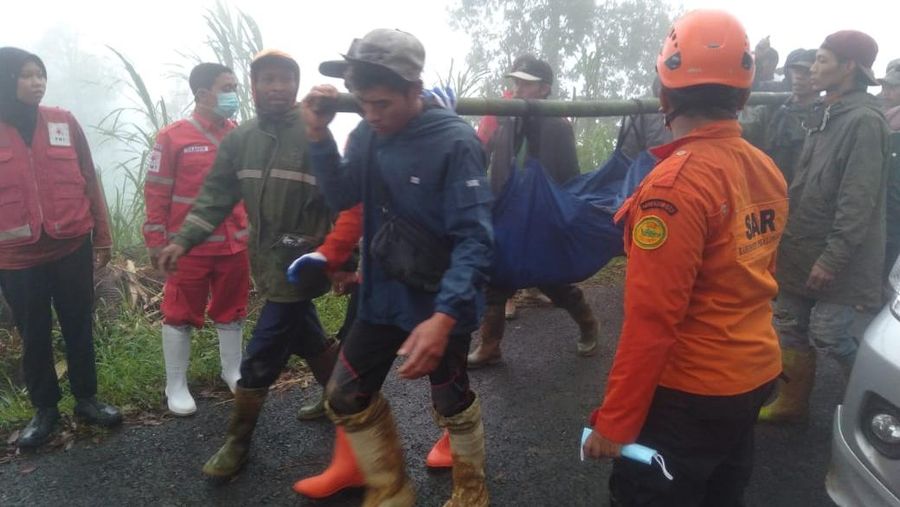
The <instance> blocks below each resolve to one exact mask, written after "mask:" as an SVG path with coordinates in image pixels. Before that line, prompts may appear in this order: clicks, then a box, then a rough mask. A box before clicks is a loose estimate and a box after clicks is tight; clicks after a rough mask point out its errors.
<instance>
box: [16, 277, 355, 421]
mask: <svg viewBox="0 0 900 507" xmlns="http://www.w3.org/2000/svg"><path fill="white" fill-rule="evenodd" d="M259 306H260V302H256V304H254V305H252V307H254V308H256V309H257V310H258V307H259ZM316 306H317V307H318V309H319V315H320V318H321V319H322V324H323V326H324V327H325V330H326V332H327V333H328V334H329V335H334V334H335V333H336V332H337V330H338V329H339V328H340V326H341V324H342V323H343V319H344V312H345V311H346V306H347V301H346V298H344V297H338V296H333V295H331V294H329V295H326V296H322V297H321V298H319V299H318V300H316ZM255 318H256V312H253V314H252V315H251V316H250V318H248V319H247V321H246V323H245V325H244V340H245V344H246V341H247V340H248V339H249V336H250V332H251V331H252V329H253V326H254V325H255ZM207 324H208V325H207V326H205V327H204V328H203V329H201V330H199V331H195V332H194V334H193V336H192V340H191V363H190V364H191V366H190V371H189V373H188V375H189V376H188V378H189V382H190V385H191V390H192V392H193V393H194V395H195V396H200V397H202V396H213V397H217V396H218V397H223V398H228V397H230V395H231V394H230V393H229V392H228V388H227V387H226V386H225V383H224V382H223V381H222V380H221V379H220V378H219V369H220V367H219V345H218V338H217V336H216V331H215V328H214V327H213V326H212V325H210V324H209V323H207ZM54 349H55V350H54V355H55V358H56V361H57V365H58V366H62V365H64V360H65V353H64V347H63V343H62V338H61V336H60V335H59V334H58V330H54ZM94 349H95V352H96V358H97V383H98V398H100V399H101V400H103V401H106V402H108V403H111V404H113V405H116V406H118V407H119V408H121V409H122V410H123V411H124V412H125V414H126V417H128V418H132V419H134V418H141V417H148V416H150V417H154V416H159V415H162V414H163V413H164V411H165V409H164V404H163V388H164V387H165V367H164V365H163V357H162V342H161V338H160V322H159V321H158V320H157V319H153V318H150V317H148V316H147V314H146V313H144V312H140V311H137V310H133V309H131V308H129V307H128V306H127V305H122V309H121V311H120V313H119V314H118V315H117V316H116V317H115V318H110V317H109V316H107V317H98V318H97V320H96V323H95V326H94ZM21 350H22V349H21V343H20V341H19V337H18V335H17V334H16V333H14V332H12V331H10V330H5V329H0V351H2V352H3V355H2V359H0V432H3V433H9V432H11V431H14V430H16V429H19V428H21V427H22V426H23V425H24V424H25V423H26V422H27V421H28V420H29V419H30V418H31V416H32V407H31V403H30V401H29V400H28V395H27V393H26V391H25V387H24V382H23V381H22V378H21V374H20V368H21ZM285 375H286V376H287V377H288V378H300V377H304V376H308V369H307V368H306V365H305V363H304V362H303V361H302V360H301V359H300V358H297V357H294V358H292V359H291V361H290V362H289V363H288V366H287V368H286V371H285ZM60 388H61V390H62V393H63V399H62V401H61V402H60V404H59V408H60V410H61V411H62V412H64V413H71V411H72V408H73V406H74V399H73V398H72V394H71V392H70V391H69V386H68V381H67V379H66V378H62V379H61V380H60Z"/></svg>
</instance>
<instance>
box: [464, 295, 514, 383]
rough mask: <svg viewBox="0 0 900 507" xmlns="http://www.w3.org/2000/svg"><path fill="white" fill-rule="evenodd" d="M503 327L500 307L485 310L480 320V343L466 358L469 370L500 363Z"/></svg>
mask: <svg viewBox="0 0 900 507" xmlns="http://www.w3.org/2000/svg"><path fill="white" fill-rule="evenodd" d="M505 327H506V316H505V315H504V311H503V307H502V306H499V305H496V306H488V307H487V308H485V310H484V318H482V320H481V332H480V334H481V343H479V344H478V347H476V348H475V350H473V351H472V353H471V354H469V357H468V358H467V360H468V363H469V364H468V367H469V369H470V370H473V369H475V368H481V367H482V366H489V365H492V364H497V363H499V362H500V359H501V356H500V340H502V339H503V329H504V328H505Z"/></svg>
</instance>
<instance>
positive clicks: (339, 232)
mask: <svg viewBox="0 0 900 507" xmlns="http://www.w3.org/2000/svg"><path fill="white" fill-rule="evenodd" d="M362 219H363V213H362V204H357V205H356V206H354V207H352V208H350V209H348V210H346V211H342V212H340V213H339V214H338V217H337V220H336V221H335V222H334V228H333V229H332V230H331V232H330V233H328V236H326V237H325V241H324V242H323V243H322V246H320V247H319V248H317V249H316V251H317V252H319V253H320V254H322V255H324V256H325V258H326V259H328V270H329V271H335V270H337V269H338V268H340V267H341V266H342V265H343V264H344V263H345V262H347V260H348V259H349V258H350V256H351V255H353V250H354V249H355V248H356V246H357V245H358V244H359V239H360V237H362Z"/></svg>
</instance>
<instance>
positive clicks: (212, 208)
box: [159, 51, 337, 477]
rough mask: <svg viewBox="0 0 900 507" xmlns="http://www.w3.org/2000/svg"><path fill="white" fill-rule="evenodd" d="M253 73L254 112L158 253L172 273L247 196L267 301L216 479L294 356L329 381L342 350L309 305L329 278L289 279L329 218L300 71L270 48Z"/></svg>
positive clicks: (230, 464) (257, 271) (216, 462)
mask: <svg viewBox="0 0 900 507" xmlns="http://www.w3.org/2000/svg"><path fill="white" fill-rule="evenodd" d="M251 80H252V83H253V96H254V100H255V103H256V110H257V114H258V117H257V118H254V119H251V120H249V121H246V122H244V123H243V124H241V125H240V126H239V127H237V128H236V129H235V130H233V131H232V132H231V133H229V135H228V136H227V137H225V139H223V140H222V143H221V145H220V146H219V153H218V155H217V157H216V161H215V163H214V165H213V168H212V170H211V172H210V174H209V176H207V178H206V181H205V182H204V184H203V188H202V190H201V191H200V195H199V196H198V197H197V200H196V202H195V203H194V206H193V208H192V210H191V212H190V213H189V214H188V216H187V218H185V221H184V225H183V226H182V227H181V229H180V231H179V232H178V234H177V235H175V236H174V237H173V238H172V239H171V240H170V244H169V245H168V246H167V247H166V248H165V249H164V250H163V251H162V253H161V254H160V260H159V264H160V266H162V267H163V268H164V269H165V270H166V271H172V270H174V269H175V268H176V261H177V260H178V258H179V257H180V256H181V255H183V254H184V253H185V252H187V251H188V250H190V249H191V248H192V247H194V246H196V245H198V244H200V243H201V242H203V241H204V240H207V238H209V237H210V234H212V233H213V231H214V230H215V228H216V226H217V225H218V224H219V223H220V222H222V221H223V220H224V219H225V217H226V216H228V214H229V213H230V212H231V209H232V208H233V207H234V205H235V204H236V203H238V202H239V201H240V200H241V199H243V200H244V204H245V206H246V208H247V214H248V216H249V221H250V238H249V245H250V263H251V267H252V271H253V278H254V280H255V282H256V287H257V289H258V291H259V292H260V294H262V295H263V297H265V299H266V304H265V306H264V307H263V309H262V311H261V313H260V315H259V320H258V321H257V324H256V328H255V329H254V330H253V336H252V338H251V339H250V343H249V344H248V345H247V350H246V353H245V354H244V359H243V361H242V363H241V379H240V380H239V381H238V386H237V389H236V390H235V405H234V411H233V412H232V416H231V422H230V424H229V427H228V434H227V438H226V441H225V445H224V446H222V448H221V449H220V450H219V451H218V452H217V453H216V454H215V455H214V456H213V457H212V458H210V460H209V461H208V462H207V463H206V465H205V466H204V467H203V472H204V473H205V474H207V475H210V476H214V477H228V476H231V475H234V474H235V473H237V472H238V471H239V470H240V468H241V466H243V464H244V462H245V461H246V459H247V454H248V451H249V446H250V438H251V436H252V434H253V428H254V427H255V425H256V420H257V418H258V417H259V413H260V410H261V409H262V405H263V402H264V401H265V397H266V393H267V392H268V389H269V386H270V385H271V384H272V383H273V382H274V381H275V380H276V379H277V378H278V376H279V375H280V373H281V370H282V368H283V367H284V365H285V363H286V362H287V360H288V358H289V357H290V355H291V354H297V355H299V356H301V357H303V358H304V359H306V361H307V363H308V364H309V365H310V368H311V369H312V370H313V373H314V375H315V376H316V379H317V380H318V381H319V383H321V384H322V385H323V386H324V385H325V383H326V382H327V381H328V377H329V376H330V374H331V370H332V368H333V367H334V361H335V358H336V357H337V351H336V348H335V347H334V346H332V345H330V343H329V341H328V340H327V339H326V337H325V333H324V331H323V329H322V326H321V324H320V322H319V317H318V314H317V313H316V308H315V306H314V305H313V302H312V300H313V298H315V297H317V296H320V295H322V294H324V293H325V292H326V291H327V290H328V288H329V284H328V280H327V279H326V278H325V276H324V275H322V277H321V278H319V279H315V277H308V278H304V283H302V284H300V285H298V286H295V285H291V284H290V283H288V281H287V279H286V276H285V272H286V270H287V267H288V266H289V265H290V263H291V262H292V261H293V260H294V259H296V258H297V257H299V256H300V255H303V254H305V253H309V252H312V251H313V250H314V249H315V248H316V247H317V246H319V244H320V243H321V242H322V241H323V239H324V238H325V235H326V234H327V233H328V232H329V230H330V229H331V223H332V213H331V212H330V211H329V209H328V207H327V206H326V204H325V200H324V198H323V197H322V195H321V194H320V192H319V189H318V187H317V184H316V177H315V176H314V175H313V172H312V169H311V167H310V161H309V153H308V146H307V141H306V126H305V124H304V123H303V120H302V118H301V114H300V108H299V105H298V104H297V103H296V98H297V90H298V87H299V80H300V69H299V67H298V65H297V62H296V61H294V60H293V59H292V58H291V57H290V56H288V55H286V54H285V53H281V52H278V51H264V52H263V53H260V55H258V56H257V57H256V58H255V59H254V60H253V63H252V64H251Z"/></svg>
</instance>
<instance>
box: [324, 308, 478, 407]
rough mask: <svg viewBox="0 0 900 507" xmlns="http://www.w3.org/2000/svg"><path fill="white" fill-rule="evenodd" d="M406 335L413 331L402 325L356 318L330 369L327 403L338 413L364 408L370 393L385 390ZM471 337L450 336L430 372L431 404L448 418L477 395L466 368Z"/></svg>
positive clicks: (467, 404) (468, 404)
mask: <svg viewBox="0 0 900 507" xmlns="http://www.w3.org/2000/svg"><path fill="white" fill-rule="evenodd" d="M408 337H409V333H408V332H406V331H404V330H402V329H400V328H398V327H394V326H384V325H378V324H371V323H368V322H365V321H363V320H358V319H357V320H356V322H355V323H354V324H353V327H352V328H351V330H350V333H349V334H348V335H347V337H346V338H344V342H343V343H342V344H341V351H340V355H339V356H338V360H337V364H335V367H334V373H332V374H331V382H330V383H329V385H328V403H329V405H330V406H331V408H332V410H334V411H335V412H336V413H338V414H340V415H351V414H356V413H359V412H362V411H363V410H365V409H366V407H368V406H369V403H370V402H371V400H372V396H373V395H374V394H375V393H377V392H378V391H380V390H381V386H382V385H383V384H384V379H385V377H387V374H388V372H389V371H390V369H391V365H393V364H394V359H396V358H397V350H399V349H400V346H401V345H403V342H404V341H406V339H407V338H408ZM470 342H471V337H470V336H469V335H455V336H451V337H450V339H449V340H448V342H447V349H446V351H445V352H444V357H443V358H442V359H441V362H440V363H439V364H438V366H437V368H436V369H435V370H434V371H433V372H431V374H429V376H428V378H429V380H430V381H431V401H432V404H433V405H434V408H435V410H436V411H437V412H438V413H439V414H441V415H443V416H444V417H450V416H453V415H456V414H458V413H460V412H462V411H463V410H465V409H467V408H469V406H470V405H471V404H472V402H473V401H474V400H475V394H474V393H473V392H472V390H471V389H469V375H468V373H466V356H467V355H468V354H469V344H470Z"/></svg>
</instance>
